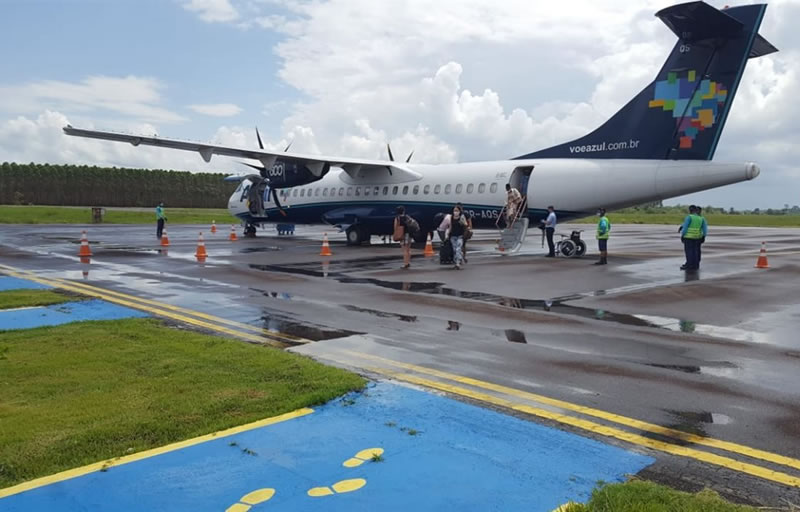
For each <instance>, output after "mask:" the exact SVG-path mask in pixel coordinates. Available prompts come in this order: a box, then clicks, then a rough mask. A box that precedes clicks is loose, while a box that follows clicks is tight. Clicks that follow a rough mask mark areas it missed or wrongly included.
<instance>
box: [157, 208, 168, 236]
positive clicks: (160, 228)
mask: <svg viewBox="0 0 800 512" xmlns="http://www.w3.org/2000/svg"><path fill="white" fill-rule="evenodd" d="M165 222H167V216H166V215H164V201H161V202H160V203H158V206H156V236H157V237H158V239H159V240H161V234H162V233H163V232H164V223H165Z"/></svg>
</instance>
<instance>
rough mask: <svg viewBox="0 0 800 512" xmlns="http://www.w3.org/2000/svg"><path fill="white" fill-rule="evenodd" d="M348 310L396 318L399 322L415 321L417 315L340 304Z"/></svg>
mask: <svg viewBox="0 0 800 512" xmlns="http://www.w3.org/2000/svg"><path fill="white" fill-rule="evenodd" d="M342 307H343V308H344V309H346V310H348V311H355V312H357V313H367V314H369V315H373V316H377V317H379V318H396V319H398V320H400V321H401V322H416V321H417V317H416V316H412V315H401V314H398V313H387V312H386V311H378V310H377V309H368V308H360V307H358V306H347V305H345V306H342Z"/></svg>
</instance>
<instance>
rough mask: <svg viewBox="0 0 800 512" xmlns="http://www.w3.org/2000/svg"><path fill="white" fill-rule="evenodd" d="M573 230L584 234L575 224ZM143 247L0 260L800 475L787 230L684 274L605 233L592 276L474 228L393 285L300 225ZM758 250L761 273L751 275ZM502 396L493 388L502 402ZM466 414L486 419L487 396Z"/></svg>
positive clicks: (37, 251) (729, 482) (42, 248)
mask: <svg viewBox="0 0 800 512" xmlns="http://www.w3.org/2000/svg"><path fill="white" fill-rule="evenodd" d="M612 221H613V218H612ZM83 228H87V229H88V230H89V240H90V245H91V248H92V252H93V256H92V258H91V263H89V264H87V263H81V261H80V259H79V258H78V256H77V254H78V248H79V239H80V231H81V229H83ZM570 228H571V227H570V226H560V228H559V231H560V232H564V233H568V231H569V229H570ZM580 228H584V229H587V230H588V231H587V232H588V233H590V234H591V230H592V227H591V226H580ZM154 232H155V226H110V225H97V226H83V227H82V226H9V225H6V226H2V227H0V264H3V265H7V266H9V267H13V268H15V269H21V270H27V271H34V272H36V274H37V275H41V276H43V277H47V278H60V279H68V280H74V281H77V282H80V283H86V284H90V285H92V286H97V287H100V288H104V289H108V290H114V291H117V292H121V293H126V294H130V295H134V296H137V297H142V298H146V299H151V300H155V301H159V302H160V303H166V304H171V305H175V306H180V307H183V308H189V309H192V310H196V311H200V312H203V313H207V314H210V315H215V316H217V317H222V318H225V319H229V320H232V321H236V322H241V323H243V324H248V325H251V326H257V327H263V328H265V329H267V330H270V331H275V332H280V333H284V334H288V335H291V336H295V337H299V338H302V343H296V345H297V347H294V348H292V350H296V351H298V352H301V353H305V354H308V355H310V356H312V357H315V358H319V359H321V360H325V361H328V362H332V363H334V364H339V365H342V366H345V367H349V368H354V369H357V370H360V371H363V372H367V373H369V374H374V375H378V376H383V377H385V376H387V375H388V376H390V377H391V376H392V375H393V374H392V373H391V372H390V371H389V370H388V368H389V367H390V366H392V364H391V363H387V362H386V361H390V362H394V363H402V364H407V365H410V366H408V367H406V368H404V369H403V370H402V372H401V373H405V374H408V375H411V374H413V373H415V372H416V371H417V370H415V369H414V365H419V366H420V367H422V368H426V369H428V370H432V371H440V372H446V373H447V374H450V375H457V376H460V377H463V378H469V379H476V380H478V381H480V382H483V383H490V384H492V385H495V386H505V387H506V388H508V389H512V390H515V391H516V392H518V394H519V393H528V394H529V395H530V396H529V395H524V396H523V395H519V396H520V397H521V398H519V397H518V398H519V400H524V401H526V403H528V402H530V403H535V402H539V401H540V399H539V398H536V397H535V396H532V395H533V394H535V395H536V396H539V397H541V396H544V397H546V398H548V399H553V400H560V401H564V402H566V403H568V404H576V405H578V406H587V407H591V408H594V409H597V410H601V411H606V412H608V413H612V414H615V415H620V416H623V417H625V418H634V419H636V420H640V421H644V422H648V423H649V424H653V425H656V426H660V427H667V428H669V429H673V430H675V431H680V432H686V433H689V434H695V435H697V436H702V437H708V438H712V439H716V440H721V441H726V442H731V443H737V444H738V445H741V446H743V447H746V448H750V449H757V450H764V451H768V452H770V453H772V454H777V455H780V456H784V457H789V458H792V459H791V460H792V461H794V462H792V463H790V464H789V466H788V467H787V464H785V463H775V462H774V461H765V460H763V458H762V459H759V458H755V459H754V458H753V457H752V454H750V453H749V452H747V450H746V449H743V450H740V451H739V452H738V453H730V452H729V451H728V452H726V453H725V455H726V456H727V457H731V458H732V459H734V460H736V461H742V462H748V463H753V462H754V461H755V462H756V463H757V464H758V465H759V466H761V467H763V468H765V470H767V471H778V472H780V473H782V474H786V475H790V476H792V477H793V478H800V465H798V466H797V467H795V466H792V465H791V464H794V463H797V464H800V462H799V461H797V460H796V459H797V458H800V386H798V381H799V380H800V378H798V375H799V374H798V365H800V337H798V336H797V334H796V329H797V327H798V326H800V300H798V299H800V294H798V291H797V285H796V283H797V280H798V277H799V276H800V230H798V229H760V228H723V227H715V226H711V233H710V235H709V238H708V241H707V243H706V244H704V246H703V260H702V264H701V270H700V271H699V273H697V274H685V273H684V272H682V271H680V270H679V269H678V267H679V266H680V265H681V264H682V263H683V254H682V246H681V244H680V241H679V239H678V235H677V226H639V225H636V226H622V225H617V226H614V233H613V236H612V239H611V241H610V243H609V265H607V266H602V267H598V266H594V265H591V263H592V262H593V261H594V259H595V257H594V256H593V254H596V251H595V250H594V245H595V243H594V241H593V240H588V241H587V242H588V245H589V246H590V255H589V256H586V257H584V258H578V259H563V258H555V259H549V258H544V257H543V255H544V253H545V251H544V250H543V249H542V248H541V246H540V239H539V237H538V234H539V231H538V230H531V231H530V232H529V238H528V240H527V242H526V244H525V247H524V249H523V251H522V252H520V253H518V254H515V255H511V256H502V255H499V254H497V253H496V252H495V251H494V250H493V239H494V238H495V235H494V234H493V233H488V232H483V233H478V234H477V235H476V240H473V241H471V242H470V243H469V246H470V247H469V255H468V259H469V263H468V264H467V265H465V268H464V269H463V270H461V271H456V270H453V269H452V268H451V267H448V266H440V265H439V264H438V260H437V258H435V257H434V258H425V257H424V256H423V255H422V248H421V247H419V248H415V249H414V251H413V254H414V257H413V259H412V267H411V269H409V270H402V269H400V265H401V263H402V259H401V253H400V249H399V248H398V246H397V245H392V244H383V243H382V242H381V240H380V239H379V238H377V237H373V244H372V245H371V246H363V247H347V246H345V244H344V235H342V234H336V233H328V235H329V237H330V240H331V248H332V251H333V256H332V257H328V258H323V257H320V256H319V251H320V242H321V239H322V229H321V228H303V227H298V231H297V234H296V235H295V236H293V237H286V236H281V237H279V236H277V235H275V234H274V232H273V231H270V232H266V233H263V234H260V236H259V237H258V238H256V239H240V240H239V241H237V242H230V241H228V240H227V234H228V231H227V230H225V229H221V230H220V232H218V233H217V234H215V235H211V234H209V233H205V236H206V248H207V250H208V253H209V258H208V259H207V261H205V263H198V262H197V261H196V260H195V258H194V252H195V246H196V240H197V234H198V228H197V227H193V226H168V233H169V237H170V242H171V245H170V247H169V248H168V249H167V250H164V248H162V247H160V246H159V245H158V241H157V240H156V239H155V235H154ZM239 232H240V233H241V231H239ZM762 241H766V242H767V249H768V257H769V264H770V268H769V269H755V268H754V264H755V263H756V259H757V257H758V254H759V249H760V247H761V242H762ZM2 271H3V269H1V268H0V272H2ZM308 340H310V342H306V341H308ZM294 344H295V343H290V345H294ZM354 354H360V355H354ZM369 357H373V359H369ZM395 366H396V365H395ZM397 370H398V368H396V367H395V369H394V371H397ZM431 375H433V374H431ZM394 376H395V377H396V378H399V379H401V380H402V378H403V375H399V374H395V375H394ZM429 376H430V375H429ZM410 378H411V377H407V378H406V380H408V379H410ZM436 379H439V377H438V376H437V377H436ZM436 379H435V380H436ZM423 385H424V383H423ZM506 388H503V390H499V391H498V390H493V391H492V393H494V394H495V396H496V397H500V396H501V395H502V396H508V395H509V393H508V392H507V390H506V391H504V390H505V389H506ZM440 390H441V391H445V392H449V391H450V390H449V389H445V388H444V387H442V388H441V389H440ZM512 394H513V393H512ZM461 398H464V399H466V400H472V398H470V396H469V394H464V395H463V396H462V397H461ZM475 400H476V401H478V402H481V401H482V400H481V399H480V398H477V399H475ZM484 402H488V403H486V404H485V405H488V406H490V407H498V408H501V409H503V408H504V403H503V402H502V401H500V398H497V400H495V401H494V402H492V401H491V400H484ZM549 407H551V409H555V410H558V409H559V406H552V404H550V406H549ZM506 408H507V407H506ZM513 413H514V414H518V415H520V416H523V417H526V419H534V420H535V421H539V422H543V423H545V424H558V423H559V422H558V420H557V419H555V420H552V419H548V417H547V416H546V415H545V416H541V415H540V416H539V417H538V418H531V417H530V415H526V414H524V411H522V409H519V410H517V409H515V411H514V412H513ZM615 421H616V420H615ZM619 423H620V424H623V423H624V422H619ZM625 425H626V428H632V427H630V426H629V425H628V424H627V423H626V424H625ZM558 426H559V427H560V428H564V429H565V430H575V431H578V432H580V433H582V435H588V436H589V437H596V438H598V439H600V438H602V439H603V440H604V441H606V442H612V443H616V444H619V445H621V446H625V447H629V444H628V443H627V442H626V441H625V440H623V439H611V440H610V441H609V440H608V439H607V438H605V437H603V436H599V435H598V434H597V432H588V433H587V432H586V431H585V430H583V431H582V430H581V428H582V427H576V426H575V425H561V424H559V425H558ZM645 437H651V438H654V439H657V438H660V437H659V435H658V434H653V433H652V432H651V433H649V434H645ZM681 444H682V445H684V446H694V445H695V442H694V441H693V440H692V439H684V440H683V442H682V443H681ZM636 449H637V450H642V451H644V452H646V453H647V454H649V455H652V456H654V457H656V459H657V462H656V463H655V464H653V465H651V466H649V467H648V468H646V469H645V470H643V471H642V472H641V473H640V475H642V476H644V477H647V478H651V479H654V480H657V481H662V482H666V483H669V484H671V485H674V486H677V487H680V488H685V489H690V490H697V489H699V488H702V487H703V486H711V487H713V488H715V489H717V490H719V491H720V492H722V493H723V494H724V495H726V496H728V497H731V498H733V499H736V500H738V501H742V502H748V503H753V504H759V505H786V503H787V502H790V503H795V504H797V503H800V486H796V485H791V484H789V485H787V484H785V483H780V482H778V481H775V480H774V479H770V478H761V477H759V476H753V474H752V472H751V473H748V472H747V471H742V470H740V468H737V467H735V465H732V464H714V463H708V462H705V461H703V460H698V459H695V458H692V457H687V456H685V455H683V454H675V453H663V452H659V451H658V450H650V449H648V448H647V447H641V446H639V447H636ZM710 451H711V452H712V453H715V454H721V453H722V451H721V450H719V449H718V448H716V447H712V448H711V449H710ZM734 452H735V450H734Z"/></svg>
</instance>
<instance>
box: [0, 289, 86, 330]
mask: <svg viewBox="0 0 800 512" xmlns="http://www.w3.org/2000/svg"><path fill="white" fill-rule="evenodd" d="M76 300H80V297H79V296H78V295H66V294H64V293H59V292H57V291H53V290H5V291H0V310H3V309H12V308H27V307H36V306H50V305H53V304H62V303H64V302H74V301H76ZM0 328H2V326H0Z"/></svg>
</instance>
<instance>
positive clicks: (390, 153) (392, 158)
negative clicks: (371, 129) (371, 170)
mask: <svg viewBox="0 0 800 512" xmlns="http://www.w3.org/2000/svg"><path fill="white" fill-rule="evenodd" d="M386 150H387V151H388V152H389V160H391V161H392V162H394V155H392V147H391V146H390V145H389V144H386Z"/></svg>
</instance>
